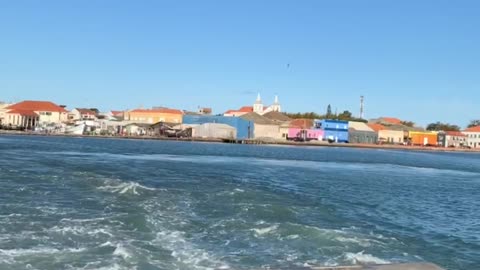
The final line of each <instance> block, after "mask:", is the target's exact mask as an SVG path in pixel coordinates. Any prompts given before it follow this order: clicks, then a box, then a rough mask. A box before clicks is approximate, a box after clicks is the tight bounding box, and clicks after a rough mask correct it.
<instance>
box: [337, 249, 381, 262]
mask: <svg viewBox="0 0 480 270" xmlns="http://www.w3.org/2000/svg"><path fill="white" fill-rule="evenodd" d="M344 258H345V260H347V261H349V262H351V263H353V264H389V263H390V262H389V261H387V260H383V259H380V258H378V257H375V256H373V255H370V254H365V253H364V251H361V252H358V253H351V252H347V253H345V254H344Z"/></svg>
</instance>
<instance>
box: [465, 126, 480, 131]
mask: <svg viewBox="0 0 480 270" xmlns="http://www.w3.org/2000/svg"><path fill="white" fill-rule="evenodd" d="M464 131H465V132H480V126H475V127H471V128H467V129H465V130H464Z"/></svg>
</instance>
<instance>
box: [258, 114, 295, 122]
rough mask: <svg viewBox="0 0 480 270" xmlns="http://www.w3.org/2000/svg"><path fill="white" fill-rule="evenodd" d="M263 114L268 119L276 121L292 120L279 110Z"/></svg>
mask: <svg viewBox="0 0 480 270" xmlns="http://www.w3.org/2000/svg"><path fill="white" fill-rule="evenodd" d="M263 116H264V117H266V118H268V119H270V120H273V121H277V122H287V121H291V120H292V119H291V118H290V117H288V116H287V115H286V114H284V113H281V112H275V111H274V112H269V113H266V114H264V115H263Z"/></svg>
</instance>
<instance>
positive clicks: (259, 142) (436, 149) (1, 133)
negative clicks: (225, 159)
mask: <svg viewBox="0 0 480 270" xmlns="http://www.w3.org/2000/svg"><path fill="white" fill-rule="evenodd" d="M9 135H10V136H12V135H13V136H40V137H66V138H97V139H126V140H153V141H179V142H210V143H234V144H241V143H238V142H235V141H227V140H222V139H214V138H172V137H152V136H106V135H73V134H45V133H34V132H24V131H6V130H0V136H9ZM242 144H250V145H264V146H268V145H271V146H273V145H284V146H314V147H345V148H362V149H383V150H406V151H429V152H459V153H480V149H465V148H450V147H430V146H406V145H388V144H381V145H380V144H357V143H328V142H316V141H311V142H292V141H275V142H273V141H262V140H255V139H254V140H246V141H244V143H242Z"/></svg>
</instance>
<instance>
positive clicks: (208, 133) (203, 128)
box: [192, 123, 237, 140]
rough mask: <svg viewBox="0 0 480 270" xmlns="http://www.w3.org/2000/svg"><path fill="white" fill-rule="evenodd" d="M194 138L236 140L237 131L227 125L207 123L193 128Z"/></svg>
mask: <svg viewBox="0 0 480 270" xmlns="http://www.w3.org/2000/svg"><path fill="white" fill-rule="evenodd" d="M192 137H194V138H215V139H226V140H235V139H236V138H237V130H236V129H235V128H234V127H232V126H229V125H226V124H217V123H205V124H201V125H198V126H194V127H193V128H192Z"/></svg>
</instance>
